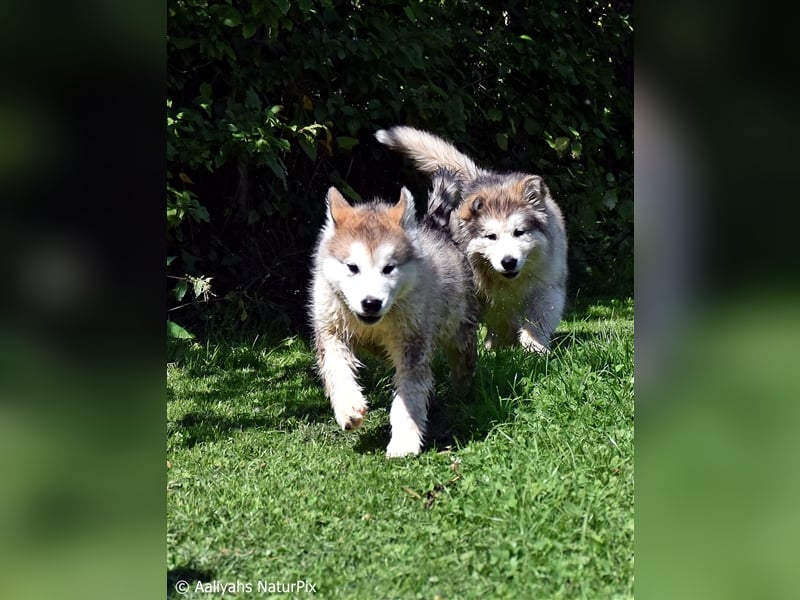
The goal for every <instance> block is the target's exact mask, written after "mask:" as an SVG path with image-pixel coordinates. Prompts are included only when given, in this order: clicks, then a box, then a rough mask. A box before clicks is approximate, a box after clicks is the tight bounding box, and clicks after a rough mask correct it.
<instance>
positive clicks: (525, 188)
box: [522, 175, 550, 204]
mask: <svg viewBox="0 0 800 600" xmlns="http://www.w3.org/2000/svg"><path fill="white" fill-rule="evenodd" d="M549 194H550V190H548V189H547V186H546V185H545V184H544V179H542V178H541V177H539V176H538V175H530V176H528V177H526V178H525V179H524V180H523V182H522V196H523V198H524V199H525V201H526V202H530V203H531V204H536V203H537V202H541V201H543V200H544V199H545V198H546V197H547V196H548V195H549Z"/></svg>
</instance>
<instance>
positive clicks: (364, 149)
mask: <svg viewBox="0 0 800 600" xmlns="http://www.w3.org/2000/svg"><path fill="white" fill-rule="evenodd" d="M168 33H169V39H168V80H167V81H168V90H167V109H168V120H167V130H168V148H167V152H168V168H167V223H168V227H167V236H168V253H169V254H170V255H174V256H177V257H179V258H178V259H176V260H175V261H174V262H173V263H172V264H171V265H170V267H169V269H170V274H171V275H172V276H173V277H178V278H180V277H186V276H187V275H192V276H201V275H213V277H214V285H215V291H216V292H217V293H218V295H221V296H224V295H225V294H228V297H233V296H232V295H238V300H239V302H240V304H241V306H242V311H243V312H242V314H243V316H244V314H249V315H250V316H252V315H254V314H255V315H256V316H257V317H259V318H265V319H267V318H269V319H274V318H275V317H276V315H282V317H283V318H284V319H286V323H287V324H295V325H296V324H297V323H301V322H302V321H303V320H304V318H305V317H304V303H305V294H304V291H303V290H305V287H306V278H307V275H308V257H309V253H310V250H311V248H312V246H313V243H314V240H315V237H316V233H317V229H318V227H319V225H320V223H321V221H322V217H323V210H322V199H323V198H324V194H325V190H326V189H327V187H328V186H330V185H337V186H339V187H340V189H342V191H343V192H344V193H345V194H346V195H349V196H350V197H351V198H354V199H358V198H359V197H360V196H359V195H363V196H371V195H375V194H378V195H383V196H384V197H390V198H394V197H395V196H396V195H397V192H398V189H399V186H400V185H401V183H402V184H405V185H408V186H409V187H410V188H411V189H412V191H413V192H414V193H415V195H416V196H417V197H418V198H421V197H424V194H425V191H426V188H427V181H426V180H425V178H424V177H422V176H420V175H419V174H417V173H415V172H414V171H413V169H412V168H411V167H410V165H409V164H408V163H407V162H405V161H404V160H403V159H401V158H400V157H399V156H397V155H395V154H394V153H391V152H390V151H388V150H387V149H385V148H383V147H382V146H380V145H379V144H377V142H375V141H374V139H373V137H372V134H373V132H374V131H375V130H376V129H378V128H381V127H387V126H391V125H395V124H409V125H414V126H417V127H421V128H424V129H428V130H430V131H432V132H434V133H437V134H439V135H441V136H443V137H445V138H447V139H449V140H452V141H454V142H455V143H456V144H457V145H458V146H459V147H460V148H462V149H463V150H464V151H466V152H468V153H469V154H470V155H471V156H473V157H474V158H475V159H476V160H477V161H478V162H480V163H483V164H485V165H487V166H490V167H493V168H497V169H514V170H523V171H529V172H535V173H539V174H541V175H543V176H544V177H545V178H546V180H547V181H548V183H549V184H550V187H551V189H552V191H553V193H554V195H555V197H556V199H557V200H558V202H559V203H560V204H561V206H562V207H563V209H564V213H565V216H566V219H567V223H568V228H569V235H570V243H571V248H570V261H571V286H572V288H573V289H574V290H577V288H586V289H589V290H591V291H592V292H601V291H608V289H609V288H610V287H611V288H614V289H620V288H621V289H622V290H624V291H627V292H628V293H630V292H631V290H632V285H631V284H632V277H633V269H632V266H633V257H632V254H633V250H632V249H633V197H632V171H633V169H632V162H633V161H632V132H633V128H632V107H633V102H632V36H631V25H630V5H629V4H627V5H625V4H620V3H614V2H611V3H609V2H603V3H601V2H599V1H594V2H591V1H590V2H586V3H560V2H556V1H554V0H545V1H543V2H536V3H528V2H512V3H509V6H508V7H507V8H505V9H500V8H494V7H485V6H482V5H481V4H480V3H478V2H475V1H472V0H467V1H461V2H452V1H444V2H423V1H419V0H404V1H400V0H390V1H388V2H373V1H371V0H365V1H359V0H348V1H342V0H304V1H300V2H294V3H290V2H288V0H256V1H253V2H250V3H245V2H238V1H235V0H227V1H222V0H170V3H169V22H168ZM246 311H249V313H246Z"/></svg>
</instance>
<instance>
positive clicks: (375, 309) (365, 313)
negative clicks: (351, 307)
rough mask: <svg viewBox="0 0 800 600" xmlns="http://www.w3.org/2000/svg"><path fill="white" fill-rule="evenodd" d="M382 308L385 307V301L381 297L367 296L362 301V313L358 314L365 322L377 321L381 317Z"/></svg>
mask: <svg viewBox="0 0 800 600" xmlns="http://www.w3.org/2000/svg"><path fill="white" fill-rule="evenodd" d="M381 308H383V301H382V300H381V299H380V298H373V297H372V296H367V297H366V298H364V299H363V300H362V301H361V310H362V313H361V314H359V315H358V318H359V319H361V320H362V321H364V323H369V324H372V323H377V322H378V321H379V320H380V318H381V314H380V313H381Z"/></svg>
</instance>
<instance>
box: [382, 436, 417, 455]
mask: <svg viewBox="0 0 800 600" xmlns="http://www.w3.org/2000/svg"><path fill="white" fill-rule="evenodd" d="M421 447H422V443H421V441H420V439H419V437H418V436H417V435H415V434H406V435H398V434H392V439H391V440H390V441H389V445H388V446H387V447H386V457H387V458H401V457H403V456H411V455H415V454H419V451H420V449H421Z"/></svg>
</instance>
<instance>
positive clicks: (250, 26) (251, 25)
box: [242, 21, 258, 40]
mask: <svg viewBox="0 0 800 600" xmlns="http://www.w3.org/2000/svg"><path fill="white" fill-rule="evenodd" d="M257 29H258V23H257V22H255V21H247V23H245V24H244V25H242V37H243V38H244V39H246V40H248V39H250V38H251V37H253V36H254V35H255V33H256V30H257Z"/></svg>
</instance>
